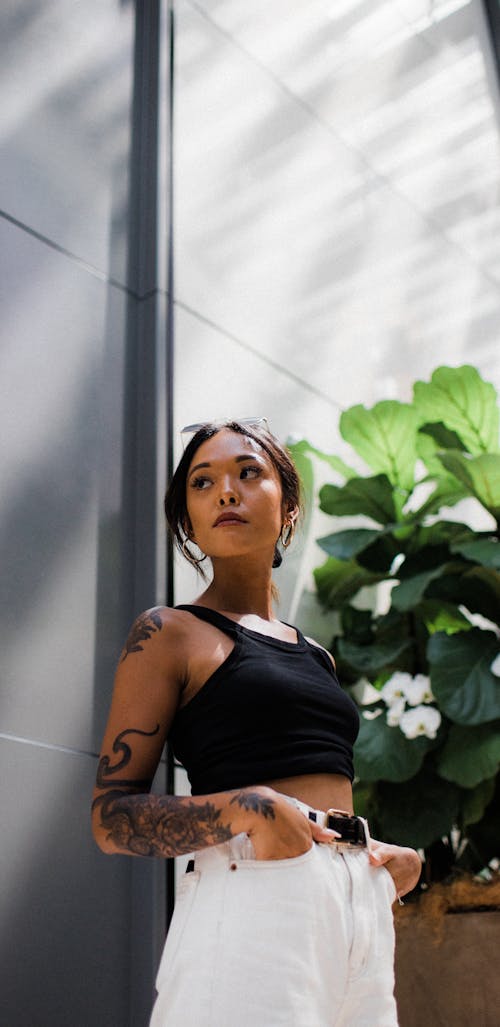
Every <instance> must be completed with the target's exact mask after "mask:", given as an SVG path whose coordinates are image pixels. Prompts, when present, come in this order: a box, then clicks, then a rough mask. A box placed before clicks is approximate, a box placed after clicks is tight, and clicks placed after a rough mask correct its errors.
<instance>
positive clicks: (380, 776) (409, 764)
mask: <svg viewBox="0 0 500 1027" xmlns="http://www.w3.org/2000/svg"><path fill="white" fill-rule="evenodd" d="M431 746H432V742H431V740H430V739H429V738H425V737H424V736H420V737H419V738H413V739H409V738H406V737H405V735H404V734H403V732H402V731H401V730H400V728H399V727H389V725H388V724H387V720H386V718H385V713H381V714H380V715H379V716H378V717H375V718H374V719H372V720H366V718H365V717H361V724H360V729H359V735H358V739H357V741H356V744H355V746H354V772H355V774H356V777H359V778H360V779H361V780H362V781H382V780H384V781H408V780H409V778H410V777H413V775H414V774H416V773H417V771H418V769H419V768H420V767H421V765H422V761H423V759H424V756H425V754H426V752H428V750H429V748H431Z"/></svg>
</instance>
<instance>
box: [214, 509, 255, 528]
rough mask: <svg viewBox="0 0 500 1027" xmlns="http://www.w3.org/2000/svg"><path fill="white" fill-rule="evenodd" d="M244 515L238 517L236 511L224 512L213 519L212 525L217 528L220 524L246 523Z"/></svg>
mask: <svg viewBox="0 0 500 1027" xmlns="http://www.w3.org/2000/svg"><path fill="white" fill-rule="evenodd" d="M246 523H247V522H246V520H245V518H244V517H240V515H239V514H237V513H224V514H221V515H220V517H218V518H217V520H216V521H214V524H213V527H214V528H218V527H219V525H220V524H246Z"/></svg>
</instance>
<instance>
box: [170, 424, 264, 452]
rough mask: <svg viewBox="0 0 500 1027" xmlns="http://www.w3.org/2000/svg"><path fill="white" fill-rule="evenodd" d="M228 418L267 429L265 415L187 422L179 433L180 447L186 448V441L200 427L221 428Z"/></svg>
mask: <svg viewBox="0 0 500 1027" xmlns="http://www.w3.org/2000/svg"><path fill="white" fill-rule="evenodd" d="M229 420H233V421H236V422H237V423H238V424H242V425H248V426H249V427H253V428H265V430H266V431H269V424H268V420H267V417H233V418H228V417H226V418H222V419H221V420H218V421H200V423H199V424H187V425H186V427H185V428H181V432H180V434H181V441H182V448H183V449H185V448H186V446H187V443H188V442H189V439H190V438H191V437H192V436H193V435H196V432H197V431H199V430H200V428H205V427H206V426H207V424H209V425H210V426H212V425H214V426H215V427H216V428H222V426H223V425H224V424H227V422H228V421H229Z"/></svg>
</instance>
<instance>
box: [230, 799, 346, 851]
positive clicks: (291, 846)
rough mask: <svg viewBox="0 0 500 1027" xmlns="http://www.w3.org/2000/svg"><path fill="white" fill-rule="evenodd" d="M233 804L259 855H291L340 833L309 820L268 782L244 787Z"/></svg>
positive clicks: (333, 838) (332, 839) (329, 840)
mask: <svg viewBox="0 0 500 1027" xmlns="http://www.w3.org/2000/svg"><path fill="white" fill-rule="evenodd" d="M231 806H232V807H234V806H236V807H237V808H238V821H239V822H240V824H241V830H242V831H246V833H247V834H248V836H249V838H250V839H251V841H252V844H253V847H254V851H255V858H256V859H291V858H292V857H293V856H301V855H302V854H303V853H304V852H308V850H309V849H310V848H311V845H312V843H313V841H316V842H334V841H335V839H336V838H339V837H340V835H339V834H338V833H337V832H336V831H331V830H330V829H328V828H325V827H320V826H319V824H315V823H313V821H312V820H308V819H307V817H305V816H304V814H303V813H301V812H300V810H298V809H296V808H295V807H294V806H292V804H291V803H290V802H287V800H286V799H284V798H283V797H282V796H281V795H279V794H278V792H275V791H274V790H273V789H272V788H268V787H267V786H263V785H258V786H256V787H255V788H243V789H241V791H239V792H237V793H236V794H235V795H234V796H233V798H232V799H231ZM234 827H235V824H234V822H233V830H234Z"/></svg>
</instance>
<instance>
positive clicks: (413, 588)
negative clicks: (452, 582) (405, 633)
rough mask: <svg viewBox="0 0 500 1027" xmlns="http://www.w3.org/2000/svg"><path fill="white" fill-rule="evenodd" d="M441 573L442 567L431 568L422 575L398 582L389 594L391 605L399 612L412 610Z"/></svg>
mask: <svg viewBox="0 0 500 1027" xmlns="http://www.w3.org/2000/svg"><path fill="white" fill-rule="evenodd" d="M442 573H443V568H442V567H431V569H430V570H427V571H423V572H422V574H415V575H414V576H413V577H412V578H407V579H405V580H404V581H400V583H399V585H396V587H395V588H393V590H392V592H391V603H392V605H393V606H394V607H395V609H396V610H399V611H400V612H403V611H406V610H413V609H414V608H415V606H417V604H418V603H419V602H420V601H421V599H422V597H423V596H424V595H425V590H426V588H427V586H428V585H429V584H430V582H431V581H433V580H434V578H438V577H440V575H441V574H442Z"/></svg>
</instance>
